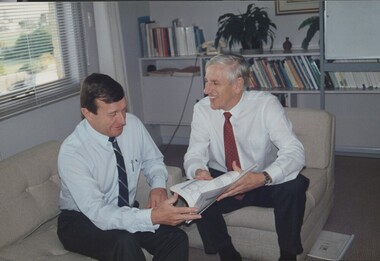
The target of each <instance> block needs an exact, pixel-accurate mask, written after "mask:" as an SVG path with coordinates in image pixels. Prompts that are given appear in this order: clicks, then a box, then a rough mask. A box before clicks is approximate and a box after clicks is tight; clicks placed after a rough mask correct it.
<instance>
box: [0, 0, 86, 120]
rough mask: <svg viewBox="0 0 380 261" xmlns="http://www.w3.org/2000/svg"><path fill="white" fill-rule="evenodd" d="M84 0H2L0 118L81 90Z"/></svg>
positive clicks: (0, 6) (83, 73)
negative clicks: (21, 0)
mask: <svg viewBox="0 0 380 261" xmlns="http://www.w3.org/2000/svg"><path fill="white" fill-rule="evenodd" d="M85 61H86V57H85V52H84V33H83V24H82V14H81V5H80V3H75V2H38V3H22V4H21V3H0V120H1V119H5V118H8V117H11V116H14V115H16V114H18V113H21V112H24V111H27V110H31V109H35V108H37V107H40V106H43V105H45V104H49V103H52V102H55V101H58V100H61V99H64V98H67V97H69V96H71V95H74V94H78V92H79V89H80V81H81V79H83V77H84V75H86V62H85Z"/></svg>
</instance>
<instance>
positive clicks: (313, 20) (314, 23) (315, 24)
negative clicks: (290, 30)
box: [298, 16, 319, 50]
mask: <svg viewBox="0 0 380 261" xmlns="http://www.w3.org/2000/svg"><path fill="white" fill-rule="evenodd" d="M306 26H309V29H307V32H306V37H305V38H304V39H303V41H302V44H301V46H302V48H303V49H304V50H307V49H308V48H309V43H310V41H311V39H312V38H313V37H314V35H315V33H316V32H318V31H319V16H312V17H309V18H307V19H306V20H304V21H303V22H302V23H301V24H300V26H299V27H298V30H300V29H302V28H304V27H306Z"/></svg>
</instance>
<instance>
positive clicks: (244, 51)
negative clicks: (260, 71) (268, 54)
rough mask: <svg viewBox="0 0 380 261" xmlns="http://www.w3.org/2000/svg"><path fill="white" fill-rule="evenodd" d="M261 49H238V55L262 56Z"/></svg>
mask: <svg viewBox="0 0 380 261" xmlns="http://www.w3.org/2000/svg"><path fill="white" fill-rule="evenodd" d="M263 52H264V51H263V48H257V49H240V53H241V54H242V55H247V54H262V53H263Z"/></svg>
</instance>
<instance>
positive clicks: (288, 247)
mask: <svg viewBox="0 0 380 261" xmlns="http://www.w3.org/2000/svg"><path fill="white" fill-rule="evenodd" d="M249 85H250V70H249V66H248V64H247V62H246V61H245V59H244V57H242V56H239V55H233V54H228V55H227V54H221V55H217V56H215V57H213V58H211V59H210V60H209V61H208V62H207V64H206V75H205V89H204V93H205V94H206V95H207V97H205V98H203V99H202V100H200V101H199V102H198V103H197V104H196V105H195V106H194V114H193V121H192V123H191V135H190V144H189V148H188V150H187V152H186V154H185V162H184V167H185V171H186V175H187V177H188V178H195V179H203V180H208V179H212V178H214V177H216V176H218V175H220V174H222V173H225V172H227V171H231V170H235V171H239V172H241V171H242V169H246V168H248V167H250V166H252V165H253V164H254V163H256V164H257V167H256V169H254V170H253V171H252V172H249V173H248V174H247V175H245V176H244V177H243V178H241V179H240V180H239V181H238V182H237V183H235V184H234V185H233V186H231V187H230V188H229V189H228V190H227V191H226V192H224V193H223V194H222V195H221V196H220V197H219V198H218V200H217V202H216V203H214V204H213V205H211V206H210V207H209V208H208V209H206V211H204V212H203V213H202V219H199V220H198V221H196V223H197V226H198V230H199V233H200V235H201V238H202V241H203V245H204V248H205V252H206V253H209V254H212V253H219V255H220V258H221V260H226V261H232V260H241V256H240V253H239V252H238V251H237V250H236V249H235V248H234V246H233V244H232V240H231V237H230V236H229V234H228V231H227V227H226V223H225V221H224V218H223V216H222V214H223V213H228V212H231V211H234V210H237V209H240V208H243V207H246V206H260V207H272V208H274V215H275V223H276V224H275V225H276V231H277V235H278V243H279V246H280V252H281V253H280V255H281V256H280V260H296V255H297V254H300V253H302V251H303V249H302V245H301V237H300V232H301V226H302V221H303V216H304V211H305V202H306V195H305V192H306V189H307V187H308V185H309V180H308V179H307V178H306V177H304V176H303V175H301V174H299V172H300V171H301V169H302V168H303V166H304V165H305V155H304V148H303V146H302V144H301V142H300V141H299V140H298V139H297V137H296V135H295V134H294V132H293V130H292V125H291V123H290V121H289V119H288V118H287V117H286V115H285V111H284V109H283V107H282V106H281V104H280V103H279V101H278V99H277V98H276V97H275V96H273V95H271V94H270V93H268V92H260V91H245V88H246V87H248V86H249ZM252 247H255V242H252Z"/></svg>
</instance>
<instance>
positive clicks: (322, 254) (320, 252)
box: [308, 230, 354, 260]
mask: <svg viewBox="0 0 380 261" xmlns="http://www.w3.org/2000/svg"><path fill="white" fill-rule="evenodd" d="M353 239H354V235H345V234H340V233H336V232H330V231H325V230H322V231H321V233H320V234H319V237H318V239H317V241H316V242H315V243H314V245H313V247H312V248H311V250H310V253H309V254H308V256H310V257H315V258H318V259H323V260H341V259H342V258H343V256H344V254H345V253H346V251H347V249H348V248H349V246H350V245H351V243H352V240H353Z"/></svg>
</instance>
